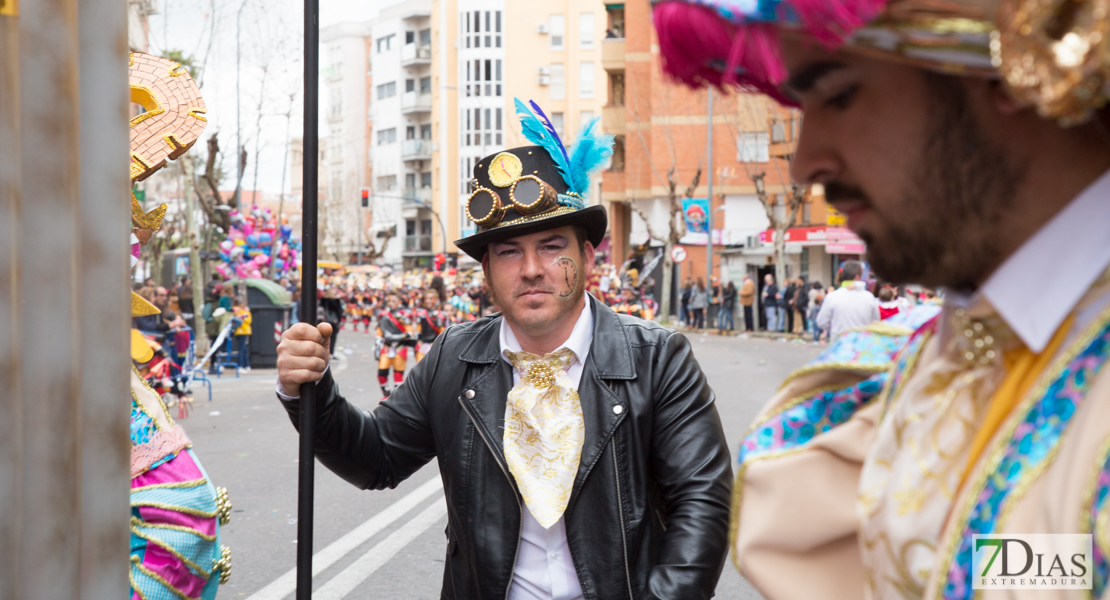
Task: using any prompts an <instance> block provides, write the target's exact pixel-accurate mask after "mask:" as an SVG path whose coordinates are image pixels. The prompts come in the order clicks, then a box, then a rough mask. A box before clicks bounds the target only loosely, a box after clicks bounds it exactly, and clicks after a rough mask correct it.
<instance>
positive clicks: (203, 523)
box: [131, 452, 216, 535]
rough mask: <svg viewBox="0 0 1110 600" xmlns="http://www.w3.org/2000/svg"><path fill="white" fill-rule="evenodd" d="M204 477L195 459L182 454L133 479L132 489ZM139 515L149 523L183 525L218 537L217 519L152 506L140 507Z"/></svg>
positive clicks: (186, 453) (187, 454)
mask: <svg viewBox="0 0 1110 600" xmlns="http://www.w3.org/2000/svg"><path fill="white" fill-rule="evenodd" d="M202 477H204V473H202V472H201V470H200V467H198V466H197V463H196V462H195V461H194V460H193V457H192V456H191V455H190V454H189V453H188V452H182V453H180V454H178V455H177V456H176V457H174V458H173V459H171V460H169V461H166V462H165V463H164V464H162V465H161V466H159V467H158V468H157V469H153V470H151V471H147V472H146V473H143V474H142V475H139V476H138V477H136V478H134V479H132V480H131V487H132V488H137V487H143V486H147V485H157V484H165V483H177V482H180V481H194V480H197V479H200V478H202ZM139 515H140V516H141V517H142V518H143V520H144V521H146V522H147V523H158V524H167V525H181V526H182V527H191V528H193V529H196V530H197V531H199V532H201V533H203V534H205V535H216V518H215V517H197V516H193V515H186V514H184V513H179V512H177V511H173V510H166V509H163V508H154V507H152V506H140V507H139Z"/></svg>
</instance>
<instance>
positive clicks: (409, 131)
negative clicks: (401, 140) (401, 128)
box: [405, 125, 416, 140]
mask: <svg viewBox="0 0 1110 600" xmlns="http://www.w3.org/2000/svg"><path fill="white" fill-rule="evenodd" d="M405 139H406V140H415V139H416V126H414V125H409V126H408V127H405Z"/></svg>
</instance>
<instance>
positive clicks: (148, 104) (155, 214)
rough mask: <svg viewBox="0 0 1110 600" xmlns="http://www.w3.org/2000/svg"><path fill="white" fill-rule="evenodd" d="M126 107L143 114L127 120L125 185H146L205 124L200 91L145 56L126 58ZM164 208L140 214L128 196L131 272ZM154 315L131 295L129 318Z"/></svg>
mask: <svg viewBox="0 0 1110 600" xmlns="http://www.w3.org/2000/svg"><path fill="white" fill-rule="evenodd" d="M129 63H130V64H129V85H130V87H131V101H132V102H134V103H135V104H138V105H140V106H142V107H143V112H142V113H140V114H138V115H136V116H135V117H133V118H132V119H131V181H132V182H133V183H134V182H137V181H142V180H143V179H146V178H147V177H150V176H151V175H153V174H154V172H155V171H157V170H158V169H161V168H162V167H164V166H166V161H167V160H172V159H175V158H177V157H178V156H181V155H182V154H184V153H185V151H186V150H188V149H189V148H191V147H192V145H193V144H194V143H196V141H197V140H198V139H199V138H200V134H201V133H203V132H204V127H205V125H207V124H208V122H207V119H206V118H205V116H204V114H205V110H206V109H205V106H204V100H202V99H201V97H200V87H199V86H197V83H196V82H195V81H193V78H192V77H191V76H190V75H189V73H188V71H186V70H185V69H184V68H182V67H181V65H180V64H178V63H176V62H174V61H172V60H169V59H165V58H161V57H158V56H152V55H150V54H140V53H138V52H135V53H132V54H131V58H130V61H129ZM166 208H167V206H166V205H165V204H160V205H158V206H156V207H154V208H153V209H152V210H150V211H144V210H143V208H142V206H140V205H139V201H138V200H137V199H136V198H135V195H134V193H132V194H131V267H132V268H134V266H135V264H136V263H137V262H138V261H139V254H140V253H141V250H142V246H145V245H146V243H147V242H148V241H149V240H150V237H151V236H152V235H153V234H154V232H155V231H158V229H160V228H161V227H162V218H163V217H165V216H166ZM159 312H160V311H159V310H158V309H157V308H155V307H154V305H152V304H150V303H149V302H147V301H146V300H144V299H143V298H142V297H140V296H139V295H138V294H136V293H135V292H131V316H133V317H140V316H145V315H151V314H158V313H159Z"/></svg>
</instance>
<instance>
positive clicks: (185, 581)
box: [143, 544, 208, 598]
mask: <svg viewBox="0 0 1110 600" xmlns="http://www.w3.org/2000/svg"><path fill="white" fill-rule="evenodd" d="M143 566H144V567H146V568H147V569H150V570H151V571H153V572H155V573H157V574H159V575H161V576H162V577H163V578H164V579H165V580H166V581H168V582H170V585H172V586H174V587H175V588H177V589H178V590H180V591H182V592H184V593H185V595H186V596H188V597H190V598H199V597H200V592H201V590H203V589H204V584H205V583H207V582H208V580H207V579H203V578H201V577H198V576H196V575H194V574H193V573H192V571H190V570H189V567H187V566H185V563H183V562H181V561H180V560H178V559H177V557H175V556H174V555H172V554H170V553H169V552H166V551H165V550H164V549H162V548H161V547H159V546H156V545H154V544H148V545H147V547H146V558H145V559H143Z"/></svg>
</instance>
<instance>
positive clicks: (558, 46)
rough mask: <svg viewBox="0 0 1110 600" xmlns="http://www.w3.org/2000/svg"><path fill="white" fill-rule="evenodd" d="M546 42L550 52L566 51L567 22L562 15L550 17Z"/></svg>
mask: <svg viewBox="0 0 1110 600" xmlns="http://www.w3.org/2000/svg"><path fill="white" fill-rule="evenodd" d="M548 30H549V32H550V35H549V36H548V40H549V41H550V43H551V49H552V50H566V49H567V45H566V37H567V20H566V18H565V17H564V16H563V15H551V21H550V23H549V24H548Z"/></svg>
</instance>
